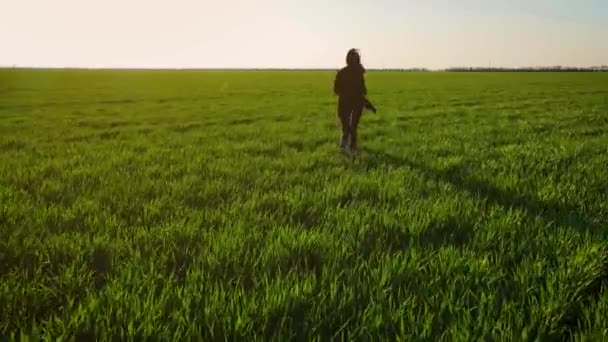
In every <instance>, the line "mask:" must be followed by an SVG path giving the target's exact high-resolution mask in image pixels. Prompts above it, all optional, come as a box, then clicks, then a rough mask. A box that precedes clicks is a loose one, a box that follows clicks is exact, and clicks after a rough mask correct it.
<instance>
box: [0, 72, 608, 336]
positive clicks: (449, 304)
mask: <svg viewBox="0 0 608 342" xmlns="http://www.w3.org/2000/svg"><path fill="white" fill-rule="evenodd" d="M333 77H334V73H331V72H262V71H258V72H228V71H108V70H106V71H84V70H71V71H68V70H1V71H0V204H1V206H0V235H1V238H0V335H1V336H9V337H10V335H11V334H16V336H17V337H18V336H19V334H20V333H23V334H28V335H36V334H43V335H46V336H51V337H58V336H60V335H63V336H65V337H75V338H76V339H82V338H86V337H92V336H97V337H99V338H104V337H107V338H117V339H124V338H127V337H134V338H142V337H166V338H168V339H171V340H174V339H180V340H182V339H185V338H188V337H202V338H203V339H205V340H214V339H218V338H223V337H224V336H228V337H229V338H231V339H243V338H245V339H251V337H254V336H256V337H258V338H259V339H269V338H275V337H281V338H295V339H300V338H313V337H322V338H328V337H332V336H333V337H337V338H348V339H355V340H357V339H367V338H370V337H372V338H375V337H385V338H401V339H406V340H420V339H422V340H467V341H472V340H488V339H495V340H505V339H507V340H512V339H515V340H529V339H535V338H537V337H538V338H540V339H551V338H552V339H564V338H565V339H570V338H572V339H582V338H587V339H591V340H601V339H605V338H606V336H608V320H606V317H608V291H605V290H604V289H605V287H606V285H607V284H606V283H607V281H608V275H607V273H608V254H606V250H607V249H608V248H607V245H606V242H607V237H608V224H607V222H608V173H607V171H606V170H607V169H608V147H607V146H608V133H607V129H608V74H605V73H389V72H370V73H368V74H367V83H368V88H369V91H370V98H371V99H372V101H373V102H374V103H375V104H376V105H377V107H378V109H379V113H378V114H371V113H366V114H365V116H364V118H363V119H362V123H361V126H360V144H361V147H362V150H361V151H360V153H359V154H358V155H356V156H344V155H341V154H339V153H338V146H337V145H338V140H339V128H338V126H337V124H338V121H337V117H336V110H335V101H336V99H335V98H334V97H333V96H332V94H331V90H332V88H331V86H332V81H333Z"/></svg>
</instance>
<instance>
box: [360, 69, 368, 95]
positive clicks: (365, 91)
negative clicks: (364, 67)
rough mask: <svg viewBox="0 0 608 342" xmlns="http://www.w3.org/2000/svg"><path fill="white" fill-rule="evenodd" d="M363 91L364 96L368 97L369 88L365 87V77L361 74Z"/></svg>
mask: <svg viewBox="0 0 608 342" xmlns="http://www.w3.org/2000/svg"><path fill="white" fill-rule="evenodd" d="M361 90H362V91H363V96H367V86H366V85H365V76H364V75H363V74H361Z"/></svg>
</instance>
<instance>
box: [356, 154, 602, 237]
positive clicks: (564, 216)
mask: <svg viewBox="0 0 608 342" xmlns="http://www.w3.org/2000/svg"><path fill="white" fill-rule="evenodd" d="M365 152H367V153H368V154H370V155H371V156H372V158H370V159H369V162H370V163H372V165H370V166H371V167H380V166H382V165H391V166H394V167H399V168H410V169H413V170H415V171H417V172H419V173H421V174H423V175H425V176H426V177H428V178H431V179H435V180H438V181H441V182H447V183H450V184H452V185H453V186H455V187H456V188H458V189H460V190H461V191H465V192H468V193H469V194H471V195H473V196H477V197H480V198H482V199H484V200H486V201H487V202H488V203H491V204H496V205H499V206H502V207H504V208H515V209H520V210H522V211H524V212H525V213H527V215H529V216H530V217H539V218H542V219H544V220H546V221H548V222H554V223H556V224H558V225H560V226H564V227H570V228H574V229H576V230H578V231H580V232H591V233H600V230H601V229H602V227H600V226H599V225H597V224H596V223H594V222H592V221H591V220H590V218H589V217H587V216H585V215H583V214H582V213H580V212H579V208H577V207H576V206H574V205H565V204H561V203H557V202H555V201H543V200H540V199H538V198H536V197H534V196H532V195H529V194H525V193H519V192H515V191H512V190H509V189H500V188H497V187H495V186H493V185H491V184H488V183H485V182H482V181H479V180H477V179H475V178H473V177H471V176H470V175H469V174H470V171H471V170H469V169H467V168H465V167H463V166H461V165H456V166H452V167H448V168H446V169H436V168H433V167H430V166H427V165H424V164H422V163H419V162H416V161H413V160H409V159H406V158H402V157H398V156H395V155H392V154H388V153H385V152H380V151H374V150H365Z"/></svg>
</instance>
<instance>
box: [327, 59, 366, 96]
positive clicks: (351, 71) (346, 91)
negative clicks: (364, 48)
mask: <svg viewBox="0 0 608 342" xmlns="http://www.w3.org/2000/svg"><path fill="white" fill-rule="evenodd" d="M364 74H365V68H363V66H362V65H348V66H346V67H344V68H342V69H340V70H339V71H338V73H337V74H336V78H335V80H334V93H335V94H336V95H338V96H339V97H340V100H346V101H357V102H358V101H360V100H362V99H364V98H365V96H366V95H367V88H366V87H365V78H364V77H363V75H364Z"/></svg>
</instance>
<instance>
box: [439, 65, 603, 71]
mask: <svg viewBox="0 0 608 342" xmlns="http://www.w3.org/2000/svg"><path fill="white" fill-rule="evenodd" d="M445 71H452V72H514V71H516V72H606V71H608V65H601V66H592V67H586V68H580V67H568V66H560V65H558V66H542V67H522V68H501V67H452V68H447V69H445Z"/></svg>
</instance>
